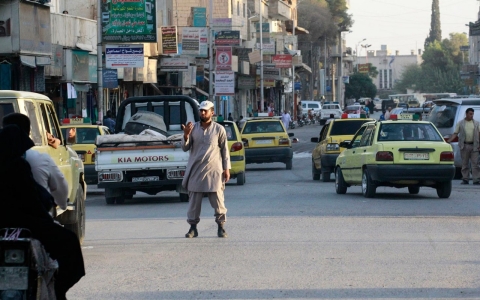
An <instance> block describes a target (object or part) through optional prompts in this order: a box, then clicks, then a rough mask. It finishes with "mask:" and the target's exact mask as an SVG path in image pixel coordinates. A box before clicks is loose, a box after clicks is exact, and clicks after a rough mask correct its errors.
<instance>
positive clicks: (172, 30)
mask: <svg viewBox="0 0 480 300" xmlns="http://www.w3.org/2000/svg"><path fill="white" fill-rule="evenodd" d="M161 31H162V43H161V45H162V54H177V52H178V45H177V26H162V27H161Z"/></svg>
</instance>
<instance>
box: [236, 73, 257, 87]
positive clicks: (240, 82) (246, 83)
mask: <svg viewBox="0 0 480 300" xmlns="http://www.w3.org/2000/svg"><path fill="white" fill-rule="evenodd" d="M237 88H238V89H239V90H252V89H254V88H255V78H254V77H249V76H238V78H237Z"/></svg>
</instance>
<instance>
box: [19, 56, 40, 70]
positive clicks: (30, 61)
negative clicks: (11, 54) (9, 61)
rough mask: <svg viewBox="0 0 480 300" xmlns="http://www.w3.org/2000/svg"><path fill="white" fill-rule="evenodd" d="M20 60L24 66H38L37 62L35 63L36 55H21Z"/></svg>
mask: <svg viewBox="0 0 480 300" xmlns="http://www.w3.org/2000/svg"><path fill="white" fill-rule="evenodd" d="M20 61H21V62H22V65H24V66H27V67H30V68H36V67H37V64H36V63H35V56H27V55H20Z"/></svg>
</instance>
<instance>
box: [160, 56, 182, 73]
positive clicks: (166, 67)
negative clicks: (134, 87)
mask: <svg viewBox="0 0 480 300" xmlns="http://www.w3.org/2000/svg"><path fill="white" fill-rule="evenodd" d="M188 65H189V63H188V59H187V58H171V57H163V58H162V60H161V61H160V71H162V72H175V71H178V72H186V71H187V70H188Z"/></svg>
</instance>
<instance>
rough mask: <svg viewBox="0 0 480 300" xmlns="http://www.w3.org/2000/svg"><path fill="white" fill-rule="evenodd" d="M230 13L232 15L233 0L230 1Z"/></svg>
mask: <svg viewBox="0 0 480 300" xmlns="http://www.w3.org/2000/svg"><path fill="white" fill-rule="evenodd" d="M230 13H231V15H232V16H233V0H231V1H230Z"/></svg>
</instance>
